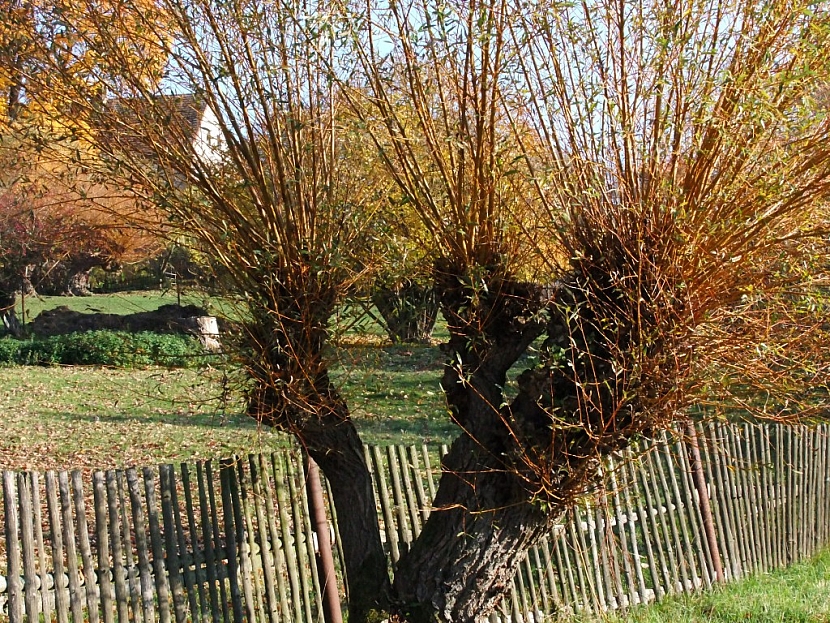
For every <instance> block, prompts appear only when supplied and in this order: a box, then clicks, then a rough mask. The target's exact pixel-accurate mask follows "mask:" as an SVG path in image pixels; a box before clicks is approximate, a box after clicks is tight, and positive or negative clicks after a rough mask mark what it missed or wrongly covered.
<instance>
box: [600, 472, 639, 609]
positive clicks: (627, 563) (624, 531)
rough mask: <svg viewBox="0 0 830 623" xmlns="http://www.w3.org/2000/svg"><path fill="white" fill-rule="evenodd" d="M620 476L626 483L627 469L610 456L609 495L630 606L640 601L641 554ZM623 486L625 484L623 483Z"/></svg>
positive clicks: (626, 595)
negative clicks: (625, 507)
mask: <svg viewBox="0 0 830 623" xmlns="http://www.w3.org/2000/svg"><path fill="white" fill-rule="evenodd" d="M623 460H625V459H623ZM618 476H620V477H622V478H623V483H625V480H624V477H625V471H624V470H623V469H622V468H620V467H618V466H616V465H615V463H614V460H613V458H612V457H609V461H608V479H609V483H610V485H611V490H610V491H609V495H610V497H611V503H612V506H613V509H614V519H615V520H616V523H617V538H618V539H619V542H620V547H621V548H622V564H623V570H624V572H625V578H626V593H625V597H626V598H627V601H628V603H627V604H624V605H626V606H628V605H633V604H634V603H636V602H638V601H640V592H639V587H638V584H637V581H638V576H637V574H638V572H640V555H639V553H638V552H637V534H636V532H635V527H634V521H633V519H632V518H633V514H632V513H631V510H630V509H626V511H625V512H624V511H623V503H622V500H621V495H620V487H619V483H618ZM623 486H625V485H624V484H623ZM635 568H636V570H635Z"/></svg>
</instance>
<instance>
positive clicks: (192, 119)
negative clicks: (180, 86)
mask: <svg viewBox="0 0 830 623" xmlns="http://www.w3.org/2000/svg"><path fill="white" fill-rule="evenodd" d="M206 111H207V102H205V100H204V99H202V98H200V97H198V96H197V95H194V94H192V93H185V94H180V95H164V96H159V97H156V98H153V99H152V100H150V101H148V100H146V99H142V98H116V99H113V100H110V101H109V102H107V104H106V106H105V110H104V113H103V114H102V131H103V139H104V143H105V144H108V145H110V146H111V148H113V149H116V150H118V151H124V150H129V151H132V152H137V153H140V154H141V155H143V156H146V157H150V158H157V157H158V156H159V153H160V150H159V149H158V147H155V148H154V144H155V145H157V146H160V145H159V143H160V141H161V139H162V138H163V137H164V135H167V136H168V138H171V139H173V140H175V141H181V142H182V143H184V144H186V145H188V146H189V147H191V148H192V147H193V145H194V144H195V142H196V140H197V138H198V137H199V131H200V129H201V126H202V121H203V119H204V117H205V112H206Z"/></svg>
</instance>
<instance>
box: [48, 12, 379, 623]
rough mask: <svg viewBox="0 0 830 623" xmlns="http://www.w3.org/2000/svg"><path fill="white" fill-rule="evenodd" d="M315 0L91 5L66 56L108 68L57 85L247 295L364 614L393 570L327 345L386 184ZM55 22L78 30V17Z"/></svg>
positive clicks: (260, 365) (261, 346) (253, 340)
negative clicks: (312, 14) (316, 471)
mask: <svg viewBox="0 0 830 623" xmlns="http://www.w3.org/2000/svg"><path fill="white" fill-rule="evenodd" d="M302 10H303V6H302V5H301V3H297V4H295V5H290V6H288V5H286V6H282V5H279V6H278V5H275V4H274V3H269V2H251V1H248V0H229V1H223V2H215V1H212V0H192V1H188V2H179V1H177V0H175V1H174V0H159V1H158V2H155V3H154V4H153V10H148V9H147V7H146V3H143V2H141V1H138V0H136V1H134V2H133V1H130V0H124V1H123V2H120V3H119V7H118V11H111V10H110V7H109V6H106V5H100V4H99V3H97V2H94V1H90V2H82V3H79V6H78V7H76V12H77V13H78V14H80V15H82V16H83V20H82V23H81V24H80V26H79V27H78V28H77V31H76V32H74V33H73V35H72V37H71V38H70V40H71V41H72V46H71V48H68V49H67V50H65V51H64V55H63V56H64V57H65V56H67V55H68V56H70V57H71V56H72V55H73V54H74V55H77V56H78V58H79V59H83V58H85V57H86V55H87V52H88V48H89V49H92V50H94V51H95V56H96V58H101V59H105V61H103V62H104V65H105V66H100V65H99V67H100V71H99V72H98V73H97V74H96V75H95V77H94V80H95V85H94V86H95V88H94V89H91V90H87V89H86V88H85V85H84V84H82V83H79V82H78V81H73V80H71V75H67V74H64V73H61V71H60V67H59V66H55V67H54V68H53V69H54V72H55V73H54V74H53V79H54V76H60V77H62V78H64V79H63V80H55V86H56V88H58V87H59V88H60V90H61V93H63V94H67V93H71V101H72V103H73V105H74V106H75V108H76V109H77V110H78V112H79V114H83V116H84V117H85V118H87V119H89V120H90V123H89V125H88V129H89V131H88V132H86V133H84V135H83V137H82V138H83V140H85V141H88V142H89V143H90V144H92V145H94V146H95V149H96V151H95V154H94V157H90V158H82V159H81V160H80V161H79V162H78V163H77V166H79V167H82V168H86V169H87V170H88V171H90V172H92V173H94V174H97V175H99V176H100V178H101V179H102V180H106V181H107V182H108V183H112V184H118V183H120V184H121V185H122V187H124V188H125V190H126V191H127V192H128V193H131V194H133V195H134V196H136V197H139V198H141V199H143V200H146V201H148V202H151V203H153V204H155V205H156V206H158V208H159V209H160V210H162V211H164V212H165V213H166V214H167V215H168V217H169V219H170V224H169V226H170V228H171V229H172V230H173V231H174V232H176V231H178V232H183V234H184V235H186V236H187V237H189V238H190V239H193V240H195V241H196V242H197V244H198V246H199V248H200V249H201V250H203V251H204V252H206V253H208V254H210V255H211V256H212V259H213V261H214V262H215V263H216V264H217V265H218V266H220V267H221V268H222V269H223V271H224V272H225V273H226V279H227V280H229V281H230V282H231V283H232V285H233V289H234V292H233V294H234V295H236V296H237V297H239V299H240V300H241V302H242V303H243V305H244V313H243V314H242V315H243V317H244V318H245V321H244V323H243V325H244V326H243V335H242V339H241V345H240V348H239V349H238V355H239V361H240V362H241V364H242V365H243V366H244V369H245V370H246V372H247V374H248V377H249V381H250V382H249V383H248V399H249V400H248V402H249V405H248V413H249V414H250V415H251V416H252V417H253V418H255V419H256V420H257V421H259V422H261V423H263V424H265V425H270V426H274V427H276V428H279V429H281V430H284V431H286V432H289V433H291V434H293V435H294V436H295V437H296V438H297V439H298V440H299V442H300V444H301V445H302V446H303V447H304V448H305V449H306V450H307V451H308V453H309V454H310V455H311V456H312V457H313V458H314V459H315V461H316V462H317V463H318V464H319V465H320V467H321V468H322V470H323V471H324V472H325V474H326V476H327V477H328V479H329V482H330V483H331V486H332V492H333V498H334V504H335V506H336V508H337V510H338V514H339V515H340V516H342V517H343V521H341V522H340V524H339V530H340V534H341V535H342V540H343V552H344V556H345V566H346V574H347V577H348V581H349V595H350V599H351V611H352V618H353V620H355V621H359V620H362V619H363V618H365V616H366V611H367V610H368V609H370V608H371V607H374V606H375V604H376V603H377V601H378V596H382V595H384V594H385V592H384V587H385V586H386V585H387V584H388V575H387V573H386V559H385V556H384V554H383V549H382V546H381V541H380V534H379V528H378V523H377V517H376V513H375V503H374V497H373V492H372V483H371V479H370V475H369V471H368V469H367V466H366V463H365V459H364V454H363V447H362V444H361V442H360V439H359V437H358V435H357V431H356V429H355V427H354V425H353V424H352V422H351V420H350V417H349V411H348V406H347V404H346V403H345V401H344V400H343V398H342V397H341V395H340V394H339V393H338V391H337V388H336V387H335V385H334V384H333V383H332V381H331V379H330V378H329V361H328V358H327V354H326V351H325V348H326V344H327V339H328V323H329V320H330V318H331V316H332V314H333V313H334V311H335V309H336V306H337V305H338V303H339V302H340V301H341V299H342V297H343V295H344V294H345V293H346V292H347V291H348V290H349V288H350V286H351V284H352V283H353V282H354V281H355V280H356V279H357V277H358V276H359V275H358V274H356V272H359V271H364V270H368V269H370V268H371V262H372V258H371V257H368V258H366V257H364V258H360V261H357V259H356V258H354V257H352V253H353V251H354V250H355V249H361V248H364V247H365V245H362V244H359V240H358V239H359V237H360V236H361V235H362V232H363V231H364V229H365V228H367V227H368V226H369V224H370V223H372V222H373V220H374V219H373V218H372V215H371V210H372V205H374V203H375V202H376V197H375V195H376V194H377V192H376V191H377V189H378V187H379V183H380V182H379V181H378V177H377V176H375V177H372V176H371V175H364V173H365V172H366V171H365V167H361V166H355V163H356V162H358V161H359V160H360V159H361V158H362V157H363V156H364V155H365V154H362V153H361V152H360V150H362V149H363V147H362V145H361V142H360V141H359V140H355V131H354V127H353V126H354V117H353V115H350V114H349V113H348V110H347V109H346V107H345V106H344V105H343V103H342V101H341V99H340V98H339V97H338V93H337V88H336V84H335V82H334V81H333V80H331V79H330V75H329V74H328V71H327V69H326V67H327V66H328V65H329V64H330V59H331V55H332V54H333V51H334V50H333V44H332V37H331V33H328V34H327V33H325V32H321V33H318V35H317V36H316V38H315V41H314V45H308V44H307V43H306V36H307V34H308V33H307V32H306V31H305V30H302V29H301V23H300V20H301V18H302V15H301V13H302ZM73 15H74V13H73ZM55 19H62V20H63V22H62V23H63V27H64V28H66V29H68V30H70V31H71V30H72V29H73V26H74V24H73V21H72V19H71V16H68V15H67V14H65V13H61V14H60V15H56V16H55ZM119 19H125V20H128V21H129V22H130V24H139V25H140V27H138V28H136V29H135V30H133V31H132V32H133V35H132V39H131V40H130V41H129V43H131V44H132V46H133V47H135V48H136V49H137V50H140V51H141V52H142V53H147V54H148V55H149V56H150V57H152V58H165V59H167V63H166V66H165V67H163V68H162V67H159V66H156V65H154V66H152V67H149V68H148V67H145V66H142V65H136V64H135V63H130V62H128V60H129V59H128V58H127V57H129V55H130V53H131V52H130V45H126V44H125V42H124V39H123V37H121V36H120V34H119V33H120V29H117V28H113V22H117V21H118V20H119ZM79 62H80V61H79ZM162 69H163V71H162ZM148 72H149V73H148ZM48 86H49V85H48V84H44V85H42V88H41V89H38V90H37V93H38V94H43V95H44V96H46V95H48V92H49V90H48ZM79 131H80V130H79ZM380 181H382V179H381V180H380ZM356 267H357V268H356Z"/></svg>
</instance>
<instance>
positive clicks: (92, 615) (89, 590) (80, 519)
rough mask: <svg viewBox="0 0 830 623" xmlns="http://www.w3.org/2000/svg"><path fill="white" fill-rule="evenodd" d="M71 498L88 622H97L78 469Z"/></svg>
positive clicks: (94, 580)
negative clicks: (73, 507)
mask: <svg viewBox="0 0 830 623" xmlns="http://www.w3.org/2000/svg"><path fill="white" fill-rule="evenodd" d="M72 499H73V501H74V504H75V520H76V524H75V525H76V527H77V529H78V549H80V550H81V561H82V562H83V573H84V588H85V590H86V603H87V613H86V616H87V619H88V620H89V621H90V623H98V621H99V620H100V617H99V615H98V602H99V597H98V581H97V577H96V574H95V562H94V558H93V556H92V548H91V546H90V543H89V525H88V523H87V520H86V504H85V503H84V481H83V477H82V475H81V472H80V471H79V470H73V472H72Z"/></svg>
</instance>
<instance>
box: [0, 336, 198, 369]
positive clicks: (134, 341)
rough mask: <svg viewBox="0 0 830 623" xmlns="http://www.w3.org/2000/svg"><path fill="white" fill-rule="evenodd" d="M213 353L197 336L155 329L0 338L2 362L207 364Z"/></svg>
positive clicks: (126, 365) (127, 365)
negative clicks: (130, 331)
mask: <svg viewBox="0 0 830 623" xmlns="http://www.w3.org/2000/svg"><path fill="white" fill-rule="evenodd" d="M209 356H210V355H208V354H206V353H205V350H204V348H203V347H202V345H201V344H200V343H199V341H198V340H197V339H196V338H193V337H190V336H186V335H168V334H159V333H151V332H142V333H128V332H124V331H86V332H83V333H68V334H66V335H55V336H51V337H44V338H33V339H29V340H17V339H14V338H11V337H4V338H0V364H6V365H9V364H18V365H95V366H113V367H118V368H140V367H144V366H154V365H157V366H165V367H169V368H192V367H198V366H202V365H205V363H206V362H207V360H208V357H209Z"/></svg>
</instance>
